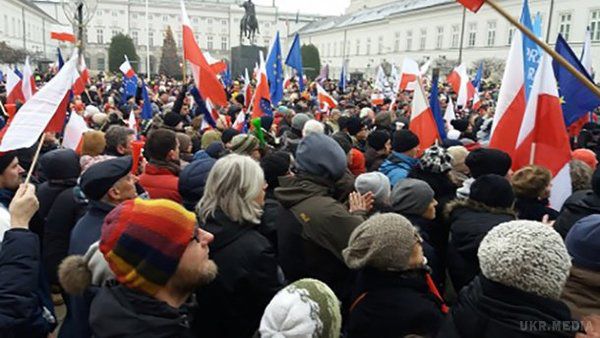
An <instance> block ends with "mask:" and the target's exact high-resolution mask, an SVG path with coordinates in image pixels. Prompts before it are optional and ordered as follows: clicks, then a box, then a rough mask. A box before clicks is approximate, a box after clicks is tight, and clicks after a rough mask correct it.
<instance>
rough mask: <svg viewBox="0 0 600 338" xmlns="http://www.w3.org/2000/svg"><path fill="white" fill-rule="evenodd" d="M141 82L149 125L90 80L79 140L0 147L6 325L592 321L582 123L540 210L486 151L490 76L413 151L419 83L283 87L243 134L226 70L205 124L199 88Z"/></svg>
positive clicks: (386, 328)
mask: <svg viewBox="0 0 600 338" xmlns="http://www.w3.org/2000/svg"><path fill="white" fill-rule="evenodd" d="M48 78H49V77H46V76H40V77H39V79H40V82H39V83H38V85H39V86H43V85H44V82H43V81H42V80H41V79H46V80H47V79H48ZM148 84H149V87H150V97H151V101H152V102H151V107H152V115H153V117H152V119H148V120H142V118H141V117H142V116H141V111H142V107H143V105H144V102H143V98H142V95H141V89H140V88H138V90H137V93H136V95H126V94H125V93H124V91H123V89H122V86H121V82H120V80H119V79H118V78H116V77H108V76H105V75H103V74H100V75H99V76H97V77H95V78H93V79H92V82H91V83H90V84H89V85H88V86H87V88H86V90H85V92H84V93H83V94H82V95H81V96H75V97H73V98H72V99H71V101H70V106H69V112H70V114H79V115H81V116H82V117H83V118H84V119H85V121H86V123H87V124H88V126H89V128H90V130H89V131H87V132H85V133H84V134H83V136H82V139H81V143H80V146H79V147H78V148H77V149H76V150H72V149H68V148H64V147H62V146H61V139H62V135H61V134H60V133H45V134H44V137H43V138H42V140H41V141H40V142H43V145H42V147H41V155H40V159H39V161H37V162H36V163H33V157H34V153H35V150H36V148H37V146H38V145H34V146H33V147H32V148H31V149H20V150H16V151H10V152H6V153H1V154H0V241H1V247H0V271H1V272H2V273H1V274H0V336H2V337H54V336H56V337H78V338H81V337H215V338H216V337H224V338H227V337H232V338H234V337H235V338H241V337H265V338H269V337H273V338H275V337H348V338H355V337H406V336H411V337H575V336H577V337H599V336H600V289H599V281H600V168H597V165H598V160H597V158H598V154H599V153H600V142H596V141H597V138H598V137H597V135H600V128H599V127H598V125H597V124H595V123H588V124H586V125H585V126H584V127H583V130H582V131H581V132H580V134H579V137H578V138H575V139H574V141H573V149H574V150H573V153H572V158H573V159H572V161H571V166H570V168H571V169H570V170H571V178H572V188H573V194H572V196H570V197H569V199H568V200H567V201H566V202H565V204H564V206H563V207H562V209H561V210H554V209H552V208H551V207H550V206H549V202H548V199H549V197H550V190H551V189H550V188H551V180H552V174H551V172H550V171H549V170H548V169H547V168H544V167H541V166H535V165H530V166H526V167H523V168H513V166H512V160H511V157H510V156H509V155H508V154H506V153H504V152H503V151H500V150H496V149H491V148H488V147H487V145H488V142H489V138H490V131H491V125H492V120H493V115H494V105H495V101H496V98H497V93H498V88H497V86H495V85H494V84H490V83H487V84H484V86H483V89H484V90H483V92H482V94H481V99H482V100H483V104H482V105H481V107H479V108H478V109H475V110H474V109H472V107H471V105H470V104H469V105H468V106H467V107H457V109H456V115H457V118H456V119H455V120H454V121H452V123H451V124H449V125H448V130H447V139H444V140H439V142H438V143H436V144H435V145H433V146H431V147H429V148H427V149H420V148H419V144H420V140H419V137H418V135H416V134H415V133H413V132H412V131H411V130H410V128H409V127H410V113H411V111H410V110H411V101H412V93H411V92H408V91H407V92H401V93H398V94H397V95H396V96H395V97H391V98H386V99H384V100H383V101H382V102H377V103H376V102H374V101H373V100H371V98H372V96H373V95H374V94H375V95H376V94H378V90H377V89H373V86H372V84H371V82H370V81H366V80H354V81H351V82H350V83H349V84H348V86H347V88H345V90H342V89H340V88H339V87H338V84H337V83H336V81H332V80H324V81H323V83H322V86H323V87H324V88H325V89H326V90H327V91H328V92H329V93H331V95H332V96H333V97H334V98H335V99H336V100H337V102H338V106H337V107H336V108H334V109H331V110H329V109H327V110H323V107H322V106H320V104H319V102H318V100H317V95H316V88H315V86H314V85H313V84H312V83H307V87H308V88H307V90H306V91H304V92H300V90H299V89H298V85H297V83H292V85H291V86H289V87H288V88H286V90H285V95H284V98H283V100H282V101H281V102H279V103H277V104H276V105H275V104H274V105H273V112H272V115H264V116H262V117H260V118H259V119H255V120H252V121H250V117H247V119H246V121H247V122H246V123H245V124H244V125H243V126H241V128H234V126H236V124H235V120H236V118H237V117H238V116H239V114H240V112H241V114H244V113H247V114H248V115H250V114H251V111H246V110H247V108H248V107H247V106H246V102H248V101H249V100H247V98H245V97H244V94H245V93H244V90H243V88H244V85H245V84H244V83H243V82H242V80H241V79H239V80H236V81H233V82H232V83H231V84H229V85H228V86H226V94H227V98H228V104H227V105H226V106H223V107H217V108H216V109H217V110H218V118H216V119H215V121H214V124H215V125H214V126H207V123H206V121H205V119H206V118H205V115H204V113H203V110H202V109H201V108H203V107H200V106H199V104H198V102H197V101H195V100H194V97H193V95H192V94H190V91H193V85H191V84H188V83H182V82H181V81H177V80H175V79H170V78H167V77H165V76H158V77H155V78H154V79H153V80H151V81H150V82H149V83H148ZM1 87H2V86H1V84H0V88H1ZM0 92H1V91H0ZM0 98H1V99H2V100H4V99H5V97H2V96H0ZM449 100H453V101H455V100H456V93H454V92H453V91H452V88H451V86H450V85H447V84H442V85H440V102H441V108H442V109H445V108H446V105H447V104H448V102H449ZM146 103H147V102H146ZM19 106H20V103H17V107H16V108H17V114H18V108H19ZM130 114H135V120H136V126H135V128H134V129H135V130H134V129H130V128H129V124H128V122H127V121H130ZM5 118H6V117H5ZM203 121H204V123H203ZM238 126H239V125H238ZM431 127H432V128H436V127H435V126H431ZM142 145H143V146H142ZM140 147H142V149H141V153H140ZM32 166H33V167H34V168H33V177H32V180H31V183H30V184H23V183H22V182H23V176H24V173H25V172H26V171H28V170H29V169H30V168H31V167H32ZM513 169H518V170H515V171H513ZM63 302H64V304H65V305H66V309H67V313H66V317H65V318H58V317H57V315H56V311H55V307H56V306H62V304H63Z"/></svg>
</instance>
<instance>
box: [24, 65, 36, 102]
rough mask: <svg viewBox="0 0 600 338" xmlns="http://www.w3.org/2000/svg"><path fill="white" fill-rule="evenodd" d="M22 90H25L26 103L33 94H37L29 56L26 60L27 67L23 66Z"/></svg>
mask: <svg viewBox="0 0 600 338" xmlns="http://www.w3.org/2000/svg"><path fill="white" fill-rule="evenodd" d="M21 88H22V90H23V98H24V99H25V101H27V100H29V99H30V98H31V97H32V96H33V94H35V92H37V87H36V86H35V78H34V77H33V71H32V70H31V66H30V65H29V56H28V57H26V58H25V66H23V82H22V83H21Z"/></svg>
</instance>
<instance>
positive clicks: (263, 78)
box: [252, 51, 273, 119]
mask: <svg viewBox="0 0 600 338" xmlns="http://www.w3.org/2000/svg"><path fill="white" fill-rule="evenodd" d="M259 53H260V60H261V61H260V68H259V69H260V70H259V73H258V83H257V84H256V90H255V92H254V97H253V98H252V119H254V118H257V117H261V116H263V115H268V116H273V111H272V109H271V94H270V92H269V82H268V80H267V70H266V69H265V62H264V61H263V55H262V51H260V52H259Z"/></svg>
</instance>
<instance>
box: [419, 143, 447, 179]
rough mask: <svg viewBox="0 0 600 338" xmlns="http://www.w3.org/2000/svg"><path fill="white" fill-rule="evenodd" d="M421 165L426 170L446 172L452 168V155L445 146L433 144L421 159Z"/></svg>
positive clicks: (439, 172)
mask: <svg viewBox="0 0 600 338" xmlns="http://www.w3.org/2000/svg"><path fill="white" fill-rule="evenodd" d="M419 167H420V168H421V169H422V170H423V171H426V172H430V173H434V174H445V173H447V172H449V171H450V170H452V155H450V154H449V153H448V151H447V150H446V149H445V148H442V147H440V146H437V145H434V146H431V147H429V148H427V149H426V150H425V152H424V153H423V156H421V158H420V159H419Z"/></svg>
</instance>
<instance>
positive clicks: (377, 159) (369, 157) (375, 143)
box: [365, 130, 392, 172]
mask: <svg viewBox="0 0 600 338" xmlns="http://www.w3.org/2000/svg"><path fill="white" fill-rule="evenodd" d="M391 151H392V142H391V140H390V135H389V133H387V132H385V131H381V130H375V131H373V132H371V133H370V134H369V136H368V137H367V147H366V151H365V161H366V163H365V164H366V167H367V171H368V172H371V171H377V170H379V167H380V166H381V164H382V163H383V161H385V159H386V158H387V157H388V156H389V155H390V153H391Z"/></svg>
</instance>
